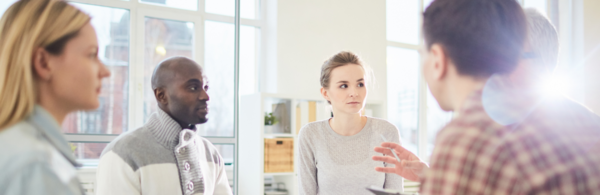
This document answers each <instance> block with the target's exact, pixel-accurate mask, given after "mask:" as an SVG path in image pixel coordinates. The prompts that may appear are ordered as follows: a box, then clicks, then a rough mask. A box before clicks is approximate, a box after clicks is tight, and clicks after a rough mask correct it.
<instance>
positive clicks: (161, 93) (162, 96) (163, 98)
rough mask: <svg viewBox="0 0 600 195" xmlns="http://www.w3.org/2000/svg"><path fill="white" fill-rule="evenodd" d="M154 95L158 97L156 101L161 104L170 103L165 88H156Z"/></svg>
mask: <svg viewBox="0 0 600 195" xmlns="http://www.w3.org/2000/svg"><path fill="white" fill-rule="evenodd" d="M154 97H156V101H157V102H158V103H159V104H163V105H167V104H168V103H169V101H168V100H167V94H166V93H165V90H164V89H163V88H160V87H158V88H156V89H154Z"/></svg>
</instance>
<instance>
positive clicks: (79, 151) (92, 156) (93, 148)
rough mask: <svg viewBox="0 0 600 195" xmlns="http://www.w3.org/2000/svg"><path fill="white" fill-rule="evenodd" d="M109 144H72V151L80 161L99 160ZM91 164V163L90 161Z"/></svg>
mask: <svg viewBox="0 0 600 195" xmlns="http://www.w3.org/2000/svg"><path fill="white" fill-rule="evenodd" d="M107 145H108V143H89V142H72V143H71V150H72V151H73V155H75V158H77V160H78V161H84V162H85V161H86V160H97V159H99V158H100V155H101V154H102V151H103V150H104V148H105V147H106V146H107ZM88 162H89V161H88Z"/></svg>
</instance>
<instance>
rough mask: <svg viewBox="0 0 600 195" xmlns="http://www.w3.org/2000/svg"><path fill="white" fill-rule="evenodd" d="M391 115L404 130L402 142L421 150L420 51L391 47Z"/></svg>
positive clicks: (389, 50) (389, 104) (389, 108)
mask: <svg viewBox="0 0 600 195" xmlns="http://www.w3.org/2000/svg"><path fill="white" fill-rule="evenodd" d="M387 86H388V93H387V95H388V97H387V99H388V119H389V121H390V122H391V123H392V124H394V125H396V127H398V129H399V130H400V132H399V133H400V139H401V142H402V146H403V147H405V148H406V149H408V150H410V151H411V152H413V153H415V154H416V153H417V152H418V140H419V128H418V116H419V110H418V108H419V54H418V52H417V51H416V50H409V49H402V48H397V47H390V46H388V47H387Z"/></svg>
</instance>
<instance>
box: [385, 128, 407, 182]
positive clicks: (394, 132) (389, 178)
mask: <svg viewBox="0 0 600 195" xmlns="http://www.w3.org/2000/svg"><path fill="white" fill-rule="evenodd" d="M390 125H391V124H390ZM390 131H391V136H389V137H390V138H392V139H390V140H389V141H390V142H394V143H398V144H400V145H402V143H400V135H399V134H398V128H396V127H395V126H393V125H392V126H391V127H390ZM385 166H386V167H393V166H394V165H390V164H387V163H386V164H385ZM383 188H385V189H393V190H398V191H404V179H403V178H402V177H401V176H399V175H397V174H395V173H386V174H385V183H384V184H383Z"/></svg>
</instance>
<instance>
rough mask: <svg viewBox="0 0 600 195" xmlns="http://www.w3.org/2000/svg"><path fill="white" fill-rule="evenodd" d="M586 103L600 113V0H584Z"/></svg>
mask: <svg viewBox="0 0 600 195" xmlns="http://www.w3.org/2000/svg"><path fill="white" fill-rule="evenodd" d="M583 4H584V5H583V15H584V16H583V17H584V20H583V21H584V22H583V25H584V27H583V28H584V31H583V32H584V33H583V35H584V36H583V37H584V56H585V60H586V61H585V73H586V75H585V105H586V106H588V107H589V108H590V109H592V111H594V112H595V113H596V114H600V22H599V21H600V12H599V11H600V1H598V0H584V1H583Z"/></svg>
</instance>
